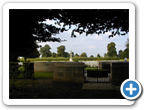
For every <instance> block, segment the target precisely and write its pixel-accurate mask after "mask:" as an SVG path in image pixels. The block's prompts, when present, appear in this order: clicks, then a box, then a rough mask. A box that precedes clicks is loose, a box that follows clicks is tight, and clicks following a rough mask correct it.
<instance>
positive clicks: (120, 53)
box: [118, 50, 123, 58]
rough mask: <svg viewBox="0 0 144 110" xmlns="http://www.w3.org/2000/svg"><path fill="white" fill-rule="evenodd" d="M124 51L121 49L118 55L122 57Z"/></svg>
mask: <svg viewBox="0 0 144 110" xmlns="http://www.w3.org/2000/svg"><path fill="white" fill-rule="evenodd" d="M122 53H123V51H122V50H119V53H118V57H120V58H122Z"/></svg>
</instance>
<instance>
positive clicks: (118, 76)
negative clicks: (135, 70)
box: [110, 61, 129, 85]
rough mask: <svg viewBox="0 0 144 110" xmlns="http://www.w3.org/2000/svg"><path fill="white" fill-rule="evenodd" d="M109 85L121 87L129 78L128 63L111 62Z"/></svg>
mask: <svg viewBox="0 0 144 110" xmlns="http://www.w3.org/2000/svg"><path fill="white" fill-rule="evenodd" d="M110 66H111V83H112V84H117V85H121V84H122V82H123V81H124V80H126V79H128V78H129V61H122V62H111V63H110Z"/></svg>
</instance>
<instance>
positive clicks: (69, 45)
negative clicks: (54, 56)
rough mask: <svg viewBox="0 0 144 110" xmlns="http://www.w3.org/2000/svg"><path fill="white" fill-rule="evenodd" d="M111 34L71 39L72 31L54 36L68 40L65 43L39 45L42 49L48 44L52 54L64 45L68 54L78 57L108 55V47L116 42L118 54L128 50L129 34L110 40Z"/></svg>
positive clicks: (81, 36)
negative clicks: (84, 53) (72, 53)
mask: <svg viewBox="0 0 144 110" xmlns="http://www.w3.org/2000/svg"><path fill="white" fill-rule="evenodd" d="M47 23H48V24H53V25H54V21H49V20H48V21H47ZM73 28H75V27H73ZM109 34H110V32H108V33H105V34H101V35H99V36H98V35H97V34H92V35H88V36H86V35H85V34H82V35H79V34H78V33H76V35H77V37H76V38H71V30H69V31H65V32H63V33H60V34H57V35H56V36H54V37H59V38H61V39H62V40H63V39H65V40H67V41H65V42H61V43H58V42H43V43H38V44H40V45H42V47H43V46H45V45H46V44H47V45H49V46H50V47H51V52H55V53H57V47H59V46H61V45H64V46H65V47H66V50H65V51H66V52H68V53H70V50H72V51H73V52H74V54H76V53H77V54H78V55H80V54H81V53H83V52H86V53H87V56H88V57H89V56H90V55H93V56H94V57H96V56H97V54H100V55H101V56H104V53H107V45H108V44H109V43H110V42H114V43H115V44H116V50H117V53H118V51H119V50H124V49H125V48H126V47H125V45H126V41H127V38H129V34H127V35H125V36H119V35H116V36H115V37H113V38H108V36H109ZM38 50H39V49H38Z"/></svg>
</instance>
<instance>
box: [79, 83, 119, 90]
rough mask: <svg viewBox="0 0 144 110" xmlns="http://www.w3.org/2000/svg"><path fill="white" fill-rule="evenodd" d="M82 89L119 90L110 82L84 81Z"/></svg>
mask: <svg viewBox="0 0 144 110" xmlns="http://www.w3.org/2000/svg"><path fill="white" fill-rule="evenodd" d="M82 89H95V90H120V87H116V86H113V85H112V84H111V83H84V84H83V87H82Z"/></svg>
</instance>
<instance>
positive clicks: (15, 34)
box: [9, 9, 129, 57]
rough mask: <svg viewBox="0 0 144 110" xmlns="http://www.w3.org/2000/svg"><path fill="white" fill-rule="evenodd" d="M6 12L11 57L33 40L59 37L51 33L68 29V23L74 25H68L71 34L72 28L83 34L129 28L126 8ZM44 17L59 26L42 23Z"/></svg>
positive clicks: (119, 31)
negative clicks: (73, 26)
mask: <svg viewBox="0 0 144 110" xmlns="http://www.w3.org/2000/svg"><path fill="white" fill-rule="evenodd" d="M9 12H10V13H9V17H10V18H9V23H10V25H9V30H10V31H9V37H10V54H11V53H13V54H14V55H15V57H16V56H19V55H24V53H25V52H26V51H27V49H33V48H37V47H39V46H38V45H37V44H36V43H35V42H36V41H40V42H41V41H42V42H46V41H53V42H61V41H63V39H61V38H57V37H54V36H55V35H56V34H59V33H61V32H64V31H68V30H69V29H71V27H72V25H75V26H76V28H74V29H72V32H71V37H76V34H75V32H77V33H79V34H82V33H85V34H86V35H89V34H94V33H95V34H98V35H99V34H104V33H105V32H111V35H109V37H113V36H115V35H125V34H127V33H128V32H129V10H128V9H10V11H9ZM47 19H49V20H55V21H56V22H55V24H56V25H60V26H62V27H57V26H53V25H51V24H46V23H44V22H43V21H45V20H47ZM67 27H69V28H67ZM30 47H32V48H30ZM21 51H23V52H21Z"/></svg>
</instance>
